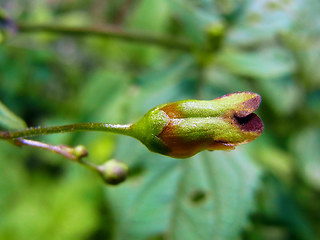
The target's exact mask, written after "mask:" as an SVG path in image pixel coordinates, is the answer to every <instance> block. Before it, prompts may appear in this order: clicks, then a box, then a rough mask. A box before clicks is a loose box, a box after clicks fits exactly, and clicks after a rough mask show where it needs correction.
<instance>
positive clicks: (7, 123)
mask: <svg viewBox="0 0 320 240" xmlns="http://www.w3.org/2000/svg"><path fill="white" fill-rule="evenodd" d="M1 127H2V128H5V129H23V128H27V124H26V123H25V122H24V121H23V120H22V119H21V118H19V117H18V116H17V115H15V114H14V113H13V112H12V111H11V110H10V109H9V108H8V107H6V106H5V105H4V104H3V103H2V102H1V101H0V128H1Z"/></svg>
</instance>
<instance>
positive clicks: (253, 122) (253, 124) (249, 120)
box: [234, 113, 264, 132]
mask: <svg viewBox="0 0 320 240" xmlns="http://www.w3.org/2000/svg"><path fill="white" fill-rule="evenodd" d="M234 118H235V119H236V122H237V124H238V125H239V128H240V129H241V130H243V131H247V132H262V131H263V128H264V127H263V123H262V120H261V119H260V118H259V117H258V116H257V115H256V114H255V113H250V114H249V115H247V116H245V117H237V116H236V115H234Z"/></svg>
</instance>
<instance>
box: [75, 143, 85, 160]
mask: <svg viewBox="0 0 320 240" xmlns="http://www.w3.org/2000/svg"><path fill="white" fill-rule="evenodd" d="M73 155H74V156H75V157H76V159H81V158H83V157H87V156H88V151H87V149H86V147H85V146H83V145H78V146H76V147H75V148H74V149H73Z"/></svg>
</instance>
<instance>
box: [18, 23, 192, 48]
mask: <svg viewBox="0 0 320 240" xmlns="http://www.w3.org/2000/svg"><path fill="white" fill-rule="evenodd" d="M17 27H18V31H20V32H49V33H59V34H69V35H77V36H79V35H81V36H83V35H90V36H98V37H103V38H116V39H122V40H125V41H131V42H141V43H148V44H154V45H158V46H162V47H167V48H176V49H179V50H184V51H191V49H192V44H191V43H190V42H188V41H185V40H178V39H176V38H173V37H163V36H156V35H152V34H150V33H145V32H140V31H139V32H138V31H135V32H134V31H125V30H121V29H119V28H116V27H112V26H108V27H67V26H62V25H52V24H26V23H18V24H17Z"/></svg>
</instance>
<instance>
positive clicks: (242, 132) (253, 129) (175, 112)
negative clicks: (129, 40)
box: [0, 92, 264, 183]
mask: <svg viewBox="0 0 320 240" xmlns="http://www.w3.org/2000/svg"><path fill="white" fill-rule="evenodd" d="M260 103H261V97H260V95H258V94H256V93H252V92H236V93H231V94H227V95H224V96H222V97H220V98H216V99H213V100H210V101H205V100H183V101H177V102H172V103H166V104H162V105H159V106H157V107H155V108H153V109H151V110H149V111H148V112H147V113H146V114H145V115H144V116H143V117H142V118H141V119H140V120H139V121H138V122H136V123H133V124H126V125H120V124H107V123H78V124H71V125H64V126H56V127H44V128H42V127H38V128H28V129H25V130H21V131H1V132H0V139H4V140H8V141H11V142H13V143H15V144H16V145H19V146H21V145H29V146H33V147H40V148H44V149H48V150H51V151H54V152H56V153H59V154H62V155H64V156H65V157H67V158H70V159H73V160H79V159H80V158H82V157H84V156H86V155H87V154H83V152H85V151H86V150H85V149H82V148H81V150H82V152H81V154H78V152H79V151H77V148H70V147H67V146H64V145H59V146H52V145H48V144H44V143H41V142H36V141H33V140H27V139H24V138H29V137H32V136H37V135H43V134H52V133H62V132H74V131H86V130H88V131H107V132H113V133H118V134H122V135H127V136H131V137H134V138H136V139H137V140H139V141H140V142H141V143H143V144H144V145H145V146H146V147H147V148H148V149H149V150H150V151H152V152H155V153H159V154H163V155H166V156H170V157H173V158H188V157H191V156H193V155H195V154H197V153H199V152H201V151H203V150H231V149H234V148H235V147H236V146H237V145H240V144H244V143H248V142H251V141H253V140H254V139H256V138H257V137H258V136H260V135H261V133H262V132H263V128H264V126H263V123H262V121H261V119H260V118H259V117H258V116H257V115H256V114H255V113H253V112H254V111H256V110H257V109H258V107H259V105H260ZM79 162H81V163H87V162H84V161H79ZM114 163H115V162H114V161H112V162H109V163H108V164H109V165H110V166H111V165H112V166H111V168H112V169H113V168H114V166H113V165H115V164H114ZM116 163H117V164H118V162H116ZM89 165H90V164H89ZM120 165H121V164H120ZM90 167H91V168H93V169H95V170H96V171H98V172H99V173H100V175H101V173H104V172H106V171H104V170H102V169H103V167H101V166H93V165H92V164H91V165H90ZM120 168H121V174H120V175H121V176H120V175H119V176H120V177H119V179H121V177H122V178H123V179H125V175H126V173H127V169H126V167H124V166H122V165H121V167H120ZM120 168H119V169H120ZM115 169H118V167H116V168H115ZM113 170H114V169H113ZM108 171H109V170H108ZM108 171H107V172H108ZM115 172H119V171H115ZM108 173H109V172H108ZM112 174H113V173H112ZM112 174H111V175H112ZM109 175H110V174H109ZM111 175H110V176H111ZM106 179H107V180H106ZM108 179H109V178H104V180H105V181H108ZM110 179H111V180H110ZM110 179H109V180H110V182H111V183H112V181H113V178H112V176H111V177H110ZM116 182H117V183H118V180H117V181H116Z"/></svg>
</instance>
